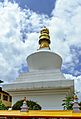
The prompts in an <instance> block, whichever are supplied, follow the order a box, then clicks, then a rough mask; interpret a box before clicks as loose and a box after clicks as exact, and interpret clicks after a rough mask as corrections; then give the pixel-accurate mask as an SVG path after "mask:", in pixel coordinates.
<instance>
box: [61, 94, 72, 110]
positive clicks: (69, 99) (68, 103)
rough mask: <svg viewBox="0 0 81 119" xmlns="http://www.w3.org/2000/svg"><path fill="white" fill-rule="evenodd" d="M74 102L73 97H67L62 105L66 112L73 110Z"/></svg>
mask: <svg viewBox="0 0 81 119" xmlns="http://www.w3.org/2000/svg"><path fill="white" fill-rule="evenodd" d="M72 102H73V97H71V96H67V97H65V100H63V104H62V106H63V108H64V110H72V109H73V108H72V107H73V103H72Z"/></svg>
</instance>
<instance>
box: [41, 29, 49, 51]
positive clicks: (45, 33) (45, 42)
mask: <svg viewBox="0 0 81 119" xmlns="http://www.w3.org/2000/svg"><path fill="white" fill-rule="evenodd" d="M49 44H50V36H49V30H48V29H47V28H46V27H44V28H43V29H42V30H41V31H40V36H39V45H40V48H49V49H50V47H49Z"/></svg>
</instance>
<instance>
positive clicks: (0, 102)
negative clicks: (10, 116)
mask: <svg viewBox="0 0 81 119" xmlns="http://www.w3.org/2000/svg"><path fill="white" fill-rule="evenodd" d="M0 110H7V107H6V106H5V105H4V104H3V103H2V101H0Z"/></svg>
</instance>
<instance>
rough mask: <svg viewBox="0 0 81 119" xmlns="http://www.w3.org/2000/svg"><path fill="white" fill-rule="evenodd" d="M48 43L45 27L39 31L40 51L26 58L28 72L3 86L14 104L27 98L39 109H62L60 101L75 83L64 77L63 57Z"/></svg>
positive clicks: (70, 92)
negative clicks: (35, 103) (52, 49)
mask: <svg viewBox="0 0 81 119" xmlns="http://www.w3.org/2000/svg"><path fill="white" fill-rule="evenodd" d="M49 44H50V36H49V30H48V29H47V28H46V27H45V28H43V29H42V30H41V31H40V36H39V46H40V47H39V49H38V50H37V51H36V52H35V53H33V54H31V55H29V56H28V57H27V64H28V68H29V72H27V73H21V74H20V76H19V77H18V78H17V79H16V80H15V81H14V82H13V83H12V84H6V85H4V86H3V88H4V90H5V91H7V92H8V93H10V94H11V95H12V97H13V104H14V103H15V102H16V101H18V100H20V99H23V98H24V97H27V99H28V100H32V101H36V102H37V103H38V104H40V105H41V107H42V109H63V107H62V103H63V102H62V100H63V99H64V98H65V97H66V96H68V95H72V94H73V92H74V81H73V80H70V79H68V80H67V79H66V78H65V77H64V76H63V74H62V72H61V71H60V70H61V65H62V58H61V57H60V56H59V55H58V54H56V53H54V52H52V51H51V50H50V47H49Z"/></svg>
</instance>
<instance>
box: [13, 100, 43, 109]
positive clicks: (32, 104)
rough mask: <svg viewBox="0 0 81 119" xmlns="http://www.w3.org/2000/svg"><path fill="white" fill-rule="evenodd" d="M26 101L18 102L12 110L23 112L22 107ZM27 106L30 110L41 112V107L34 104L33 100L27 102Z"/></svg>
mask: <svg viewBox="0 0 81 119" xmlns="http://www.w3.org/2000/svg"><path fill="white" fill-rule="evenodd" d="M23 101H24V100H20V101H17V102H16V103H15V104H14V105H13V106H12V110H21V106H22V105H23ZM26 103H27V106H28V107H29V110H41V106H40V105H39V104H37V103H36V102H33V101H31V100H29V101H28V100H27V101H26Z"/></svg>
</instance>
